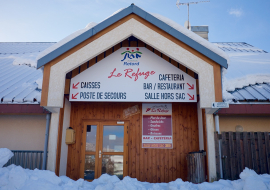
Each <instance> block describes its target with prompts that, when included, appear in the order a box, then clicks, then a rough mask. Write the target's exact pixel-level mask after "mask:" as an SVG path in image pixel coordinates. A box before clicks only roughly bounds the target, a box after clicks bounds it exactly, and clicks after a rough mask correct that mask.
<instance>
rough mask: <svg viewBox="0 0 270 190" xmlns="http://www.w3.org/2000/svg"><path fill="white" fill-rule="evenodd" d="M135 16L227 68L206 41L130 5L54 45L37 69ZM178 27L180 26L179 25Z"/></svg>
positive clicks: (39, 61) (217, 53) (216, 50)
mask: <svg viewBox="0 0 270 190" xmlns="http://www.w3.org/2000/svg"><path fill="white" fill-rule="evenodd" d="M132 13H133V14H136V15H138V16H139V17H141V18H143V19H145V20H147V21H148V22H150V23H152V24H153V25H155V26H157V27H158V28H160V29H162V30H164V31H165V32H167V33H169V34H170V35H172V36H173V37H175V38H176V39H178V40H180V41H182V42H184V43H185V44H187V45H188V46H190V47H192V48H193V49H195V50H197V51H198V52H200V53H202V54H203V55H205V56H207V57H209V58H210V59H212V60H213V61H215V62H217V63H218V64H220V65H221V66H223V67H225V68H227V66H228V65H227V59H226V57H224V56H223V55H225V54H223V52H222V51H220V50H219V49H218V48H216V47H215V46H213V45H212V44H211V43H209V42H208V41H207V40H204V39H202V38H201V37H198V36H196V35H194V33H193V32H191V31H189V30H187V29H185V28H184V27H178V26H177V28H176V27H173V26H172V25H169V24H167V23H166V22H164V20H161V19H159V18H157V17H156V16H154V15H152V14H149V13H147V12H146V11H144V10H143V9H141V8H139V7H137V6H135V5H134V4H131V5H130V6H129V7H127V8H125V9H122V10H120V11H119V12H117V13H116V14H114V15H112V16H111V17H109V18H107V19H106V20H104V21H102V22H101V23H99V24H97V25H94V26H93V27H91V28H89V29H88V30H86V31H84V32H83V33H81V34H79V35H77V36H76V37H74V38H72V39H70V40H69V41H67V42H66V43H64V44H61V45H59V47H58V46H57V45H56V46H55V47H56V48H55V49H52V51H49V52H47V53H46V54H44V55H42V56H40V57H39V58H38V61H37V67H38V68H39V67H42V66H43V65H45V64H46V63H48V62H50V61H52V60H53V59H55V58H56V57H58V56H60V55H61V54H63V53H65V52H67V51H68V50H69V49H72V48H73V47H75V46H76V45H78V44H80V43H81V42H83V41H85V40H86V39H88V38H90V37H91V36H93V35H95V34H97V33H98V32H100V31H102V30H103V29H105V28H107V27H108V26H110V25H112V24H113V23H115V22H117V21H119V20H120V19H122V18H124V17H126V16H127V15H129V14H132ZM167 20H168V19H167ZM179 26H180V25H179Z"/></svg>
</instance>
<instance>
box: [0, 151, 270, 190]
mask: <svg viewBox="0 0 270 190" xmlns="http://www.w3.org/2000/svg"><path fill="white" fill-rule="evenodd" d="M12 156H13V154H12V153H11V151H10V150H8V149H3V148H2V149H0V164H2V165H4V164H5V163H6V162H7V161H8V159H9V158H11V157H12ZM0 166H1V165H0ZM240 178H241V179H239V180H235V181H229V180H219V181H215V182H213V183H208V182H204V183H201V184H193V183H189V182H184V181H183V180H182V179H177V180H175V181H172V182H170V183H148V182H140V181H138V180H137V179H135V178H130V177H125V178H124V179H123V180H119V179H118V178H117V177H116V176H110V175H107V174H103V175H102V176H100V178H98V179H95V180H93V182H87V181H84V180H83V179H79V180H77V181H74V180H72V179H70V178H68V177H66V176H61V177H58V176H56V175H55V173H54V172H51V171H48V170H38V169H35V170H29V169H23V168H22V167H21V166H15V165H10V166H8V167H4V168H2V167H0V189H1V190H15V189H18V190H37V189H38V190H50V189H52V190H112V189H114V190H139V189H141V190H147V189H149V190H150V189H151V190H162V189H164V190H169V189H170V190H178V189H181V190H217V189H224V190H254V189H258V190H267V189H270V175H268V174H263V175H258V174H256V172H254V171H253V170H250V169H248V168H245V170H244V171H243V172H242V173H241V174H240Z"/></svg>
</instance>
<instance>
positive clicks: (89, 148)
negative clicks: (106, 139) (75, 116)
mask: <svg viewBox="0 0 270 190" xmlns="http://www.w3.org/2000/svg"><path fill="white" fill-rule="evenodd" d="M86 131H87V133H86V146H85V151H86V152H95V151H96V136H97V126H96V125H87V129H86Z"/></svg>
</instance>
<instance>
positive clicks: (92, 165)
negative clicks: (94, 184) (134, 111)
mask: <svg viewBox="0 0 270 190" xmlns="http://www.w3.org/2000/svg"><path fill="white" fill-rule="evenodd" d="M127 126H128V122H126V123H124V124H119V125H118V124H117V121H86V122H85V123H84V127H85V128H84V132H83V136H82V142H83V145H82V149H81V150H82V152H81V158H82V159H81V164H80V176H81V178H84V179H85V180H89V181H91V180H94V179H96V178H98V177H100V176H101V175H102V174H104V173H107V174H109V175H116V176H117V177H118V178H119V179H123V176H125V175H127V173H128V171H127V164H128V162H127V155H128V144H127V142H126V141H127V136H125V135H128V133H127V128H128V127H127ZM124 137H125V138H124Z"/></svg>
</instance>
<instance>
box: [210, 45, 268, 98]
mask: <svg viewBox="0 0 270 190" xmlns="http://www.w3.org/2000/svg"><path fill="white" fill-rule="evenodd" d="M214 44H215V45H216V46H218V47H219V48H220V49H222V50H223V51H224V52H226V53H227V54H228V56H229V59H230V62H229V67H228V69H223V72H222V82H223V99H224V100H225V101H231V100H233V101H239V102H242V101H245V102H246V101H252V102H254V101H270V54H269V53H268V52H266V51H264V50H262V49H259V48H256V47H254V46H252V45H250V44H247V43H245V42H219V43H214Z"/></svg>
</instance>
